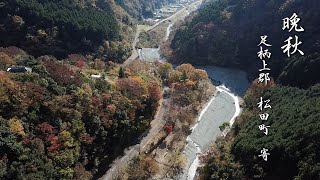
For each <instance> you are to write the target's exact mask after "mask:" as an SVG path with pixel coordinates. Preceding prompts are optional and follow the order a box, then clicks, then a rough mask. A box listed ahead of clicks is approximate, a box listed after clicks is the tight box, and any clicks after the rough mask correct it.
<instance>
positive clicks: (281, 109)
mask: <svg viewBox="0 0 320 180" xmlns="http://www.w3.org/2000/svg"><path fill="white" fill-rule="evenodd" d="M259 91H260V92H263V91H265V92H264V93H262V94H260V93H258V94H256V93H254V92H259ZM260 95H263V97H264V98H266V99H270V102H271V103H270V104H271V106H272V108H271V109H270V110H268V111H267V112H268V113H269V114H270V116H269V118H268V121H267V122H266V123H265V124H266V125H268V126H270V128H269V134H268V136H266V135H265V134H263V132H262V131H260V130H259V128H258V126H259V125H260V124H261V121H259V117H258V114H259V112H258V111H257V110H258V108H257V107H256V106H255V104H256V102H258V99H259V97H260ZM319 95H320V84H316V85H314V86H312V87H310V88H308V89H307V90H301V89H298V88H293V87H284V86H276V87H272V88H270V89H269V90H267V91H266V89H265V90H262V89H261V87H260V88H259V87H258V86H256V85H252V87H251V88H250V89H249V90H248V92H247V95H246V98H245V101H246V105H247V108H246V110H245V112H244V113H243V114H242V115H241V116H240V117H239V118H238V119H237V121H236V124H235V125H234V126H233V129H232V131H231V133H230V134H229V135H228V136H229V137H227V138H225V139H221V140H220V141H218V142H217V146H215V147H214V148H213V149H212V151H211V152H210V153H209V154H208V155H207V156H206V157H205V159H206V160H205V162H206V165H205V166H204V167H203V168H201V169H200V177H201V179H218V178H223V179H265V180H278V179H279V180H280V179H299V180H310V179H319V178H320V166H319V162H320V159H319V157H320V154H319V152H320V146H319V141H318V139H319V138H320V131H319V127H320V122H319V117H320V110H319V109H320V104H319V102H320V99H319V97H320V96H319ZM250 105H252V106H250ZM262 148H267V149H268V152H269V153H270V156H268V161H267V162H266V161H263V160H262V159H261V157H258V155H259V154H260V150H261V149H262Z"/></svg>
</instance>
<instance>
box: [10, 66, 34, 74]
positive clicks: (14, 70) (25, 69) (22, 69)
mask: <svg viewBox="0 0 320 180" xmlns="http://www.w3.org/2000/svg"><path fill="white" fill-rule="evenodd" d="M7 72H11V73H25V72H32V69H31V68H29V67H9V68H8V69H7Z"/></svg>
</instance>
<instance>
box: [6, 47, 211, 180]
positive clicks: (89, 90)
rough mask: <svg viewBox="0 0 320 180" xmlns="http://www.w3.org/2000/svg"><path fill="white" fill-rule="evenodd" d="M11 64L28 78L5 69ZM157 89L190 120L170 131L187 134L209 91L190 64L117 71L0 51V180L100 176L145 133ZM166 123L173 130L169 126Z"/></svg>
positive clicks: (75, 57) (84, 61)
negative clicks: (24, 69)
mask: <svg viewBox="0 0 320 180" xmlns="http://www.w3.org/2000/svg"><path fill="white" fill-rule="evenodd" d="M12 66H20V67H25V66H26V67H30V68H32V72H25V73H10V72H6V71H4V70H6V69H7V68H8V67H12ZM162 84H166V85H167V86H168V87H170V88H169V91H170V92H172V94H171V96H172V98H173V99H174V101H173V102H172V104H173V105H175V106H174V107H176V108H177V107H180V109H181V110H180V113H187V114H186V115H188V116H190V118H188V120H187V116H186V115H184V116H183V117H184V119H183V120H184V121H182V122H183V123H182V122H181V123H180V126H181V125H183V126H182V128H175V130H174V131H178V130H179V129H180V130H179V131H183V132H188V129H189V125H190V123H192V122H193V120H194V119H193V118H191V117H192V116H191V114H189V112H193V113H195V112H196V110H197V109H198V108H199V107H198V106H199V104H200V103H201V102H202V101H205V99H207V97H208V93H207V91H203V88H205V87H208V86H209V85H210V81H209V80H208V75H207V73H206V72H205V71H202V70H197V69H195V68H194V67H192V66H191V65H190V64H185V65H181V66H179V67H178V68H177V70H174V69H173V68H172V65H171V64H159V63H158V64H157V63H154V64H149V63H146V62H142V61H138V60H137V61H135V62H133V63H132V64H130V66H128V67H125V66H123V67H122V66H120V65H119V64H115V63H113V62H111V61H110V62H107V63H105V62H104V61H102V60H99V59H88V58H87V57H85V56H82V55H79V54H72V55H69V56H68V58H66V59H63V60H57V59H56V58H54V57H52V56H41V57H39V58H34V57H33V56H30V55H28V54H27V53H25V52H24V51H23V50H21V49H19V48H17V47H8V48H0V151H1V154H0V179H5V180H9V179H30V180H33V179H79V180H80V179H81V180H85V179H92V178H94V179H96V178H98V177H101V176H102V175H103V174H104V173H105V172H106V171H107V170H108V168H109V165H110V164H111V162H112V161H113V160H114V159H116V158H117V157H118V156H120V155H122V153H123V150H124V149H125V148H127V147H129V146H131V145H134V144H136V143H138V142H139V140H140V138H141V135H142V134H144V133H145V132H147V131H148V129H149V128H150V122H151V120H153V118H154V116H155V113H156V112H157V110H158V106H159V102H160V100H161V99H162V89H163V88H162ZM186 89H189V90H190V91H188V92H187V91H186ZM205 89H206V88H205ZM191 105H193V106H191ZM190 106H191V107H193V108H190ZM182 107H188V108H186V109H187V110H188V111H187V112H185V111H186V110H182V109H183V108H182ZM172 111H173V112H172V113H170V116H172V119H179V118H177V117H180V116H181V114H179V113H178V114H176V112H175V109H172ZM165 120H167V121H168V127H167V128H169V129H170V128H171V131H172V123H173V122H175V120H174V121H173V120H171V118H169V119H165ZM170 123H171V124H170ZM165 131H166V130H165V129H164V130H163V132H165ZM179 134H180V133H179Z"/></svg>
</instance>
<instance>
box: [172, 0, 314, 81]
mask: <svg viewBox="0 0 320 180" xmlns="http://www.w3.org/2000/svg"><path fill="white" fill-rule="evenodd" d="M319 10H320V3H319V1H317V0H309V1H300V0H279V1H273V0H267V1H258V0H253V1H248V0H239V1H238V0H237V1H236V0H218V1H210V2H208V4H207V5H206V6H204V7H203V8H202V9H201V10H200V11H199V13H198V14H197V15H195V17H194V18H193V19H192V20H191V21H190V22H187V23H186V24H185V25H184V26H182V27H181V28H180V30H178V31H177V33H176V35H175V37H174V39H173V42H172V44H171V47H172V48H173V50H174V52H175V57H174V58H173V61H177V62H179V61H184V62H191V63H193V64H202V65H203V64H205V65H207V64H213V65H220V66H234V67H238V68H239V67H240V68H242V69H245V70H247V71H248V72H250V74H251V77H256V75H254V73H256V72H257V71H256V70H257V69H258V68H260V67H261V66H262V64H261V61H259V60H258V57H257V56H256V54H257V52H258V51H259V49H258V48H257V45H258V44H259V42H260V36H262V35H267V36H268V42H269V43H270V44H272V47H271V48H269V50H270V51H271V52H272V58H271V59H270V61H269V63H268V64H269V65H270V67H271V69H272V75H273V77H274V78H277V77H278V76H279V75H280V74H281V71H282V69H283V67H284V66H287V63H288V62H290V61H291V59H289V60H288V61H285V59H287V56H286V55H285V54H284V53H282V49H281V46H283V45H284V44H285V42H284V41H285V40H286V39H287V38H288V37H289V36H294V35H298V36H299V40H300V41H302V42H303V44H302V45H300V46H299V49H302V50H303V52H304V53H305V54H306V55H311V54H313V53H315V52H318V51H319V39H320V34H319V32H320V20H319V18H317V17H319ZM293 13H296V14H297V15H298V17H299V18H300V19H301V20H300V22H299V23H298V25H299V26H302V27H303V28H304V29H305V31H304V32H302V33H298V34H297V33H294V32H293V31H292V32H291V33H288V31H283V30H282V26H283V24H282V23H283V22H282V19H283V18H285V17H291V16H292V14H293ZM290 66H292V65H290ZM318 68H319V67H318ZM314 75H315V74H313V76H314ZM302 77H303V75H302Z"/></svg>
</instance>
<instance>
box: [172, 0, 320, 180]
mask: <svg viewBox="0 0 320 180" xmlns="http://www.w3.org/2000/svg"><path fill="white" fill-rule="evenodd" d="M319 10H320V4H319V2H318V1H314V0H310V1H299V0H290V1H289V0H279V1H273V0H268V1H257V0H254V1H246V0H240V1H235V0H218V1H208V2H207V5H205V6H204V7H203V8H202V9H201V10H200V11H199V13H197V14H196V15H195V16H194V18H193V19H191V20H189V21H188V22H186V23H185V24H184V25H183V26H181V28H180V29H179V30H178V31H177V33H176V35H175V37H174V39H173V42H172V44H171V47H172V48H173V51H174V55H175V56H174V58H173V60H172V61H174V62H177V60H178V61H179V60H183V61H187V62H190V63H193V64H200V65H208V64H212V65H219V66H227V67H240V68H242V69H244V70H246V71H247V72H248V73H249V75H250V79H251V80H254V79H255V78H256V77H257V76H258V75H257V73H258V69H259V68H261V67H262V65H261V63H260V62H261V61H260V60H259V59H257V56H256V53H257V51H258V50H257V44H258V43H259V40H260V39H259V37H260V36H261V35H268V39H269V40H268V42H269V43H270V44H272V45H273V46H272V47H271V52H272V57H271V59H270V61H268V66H269V67H270V68H271V70H272V71H271V73H270V74H271V76H272V77H273V78H274V80H272V82H269V83H270V85H269V86H268V87H263V86H262V85H259V84H257V81H256V80H255V81H253V82H252V85H251V87H250V88H249V89H248V91H247V93H246V95H245V97H244V100H245V104H244V112H243V113H242V115H241V116H240V117H239V118H238V119H237V120H236V123H235V124H234V125H233V127H232V129H231V132H230V133H229V134H228V135H227V137H226V138H221V139H220V140H218V141H217V143H216V145H214V146H213V147H212V149H211V151H209V152H208V153H207V154H206V156H203V162H205V166H204V167H202V168H200V170H199V178H200V179H272V180H274V179H305V180H307V179H319V178H320V167H319V162H320V154H319V152H320V149H319V147H320V146H319V141H317V139H319V138H320V130H319V127H320V122H319V120H318V119H319V116H320V104H319V102H320V101H319V97H320V94H319V92H320V91H319V90H320V89H319V83H320V78H319V73H318V70H317V69H319V67H320V58H319V57H320V56H319V37H320V34H319V28H320V22H319V19H318V18H316V17H318V16H319ZM294 12H295V13H297V14H298V16H299V18H301V21H300V22H299V25H301V26H303V27H304V29H305V32H303V33H301V34H298V35H299V39H301V40H302V41H303V45H302V46H299V48H300V49H302V50H303V51H304V53H305V56H299V55H296V56H291V57H290V58H287V56H286V55H285V54H283V53H282V50H281V46H282V45H283V44H284V41H285V40H286V38H287V37H289V35H290V34H288V33H287V32H285V31H282V19H283V18H285V17H290V16H291V15H292V14H293V13H294ZM187 37H191V38H187ZM261 96H262V97H264V98H267V99H270V104H271V106H272V109H271V110H269V111H268V112H269V114H270V117H269V119H268V121H267V123H266V125H268V126H270V128H269V134H268V136H265V135H264V134H263V132H261V131H259V129H258V125H259V123H260V121H259V116H258V114H259V113H258V111H257V110H258V108H257V102H259V98H260V97H261ZM260 124H261V123H260ZM262 146H263V147H265V148H267V149H268V150H269V152H270V153H271V155H270V156H269V157H268V161H267V162H264V161H263V160H261V158H260V157H258V155H259V153H260V150H261V149H262V148H263V147H262Z"/></svg>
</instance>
